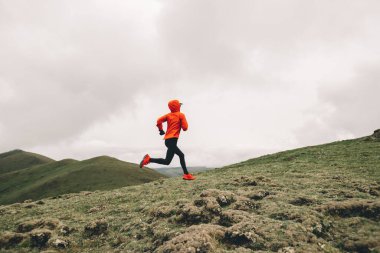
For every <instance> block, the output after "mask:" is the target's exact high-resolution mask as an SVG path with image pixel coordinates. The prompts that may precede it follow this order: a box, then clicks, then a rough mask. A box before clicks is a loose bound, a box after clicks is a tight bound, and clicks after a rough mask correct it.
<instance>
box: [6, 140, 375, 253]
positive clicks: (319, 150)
mask: <svg viewBox="0 0 380 253" xmlns="http://www.w3.org/2000/svg"><path fill="white" fill-rule="evenodd" d="M190 170H191V168H190ZM379 195H380V141H379V140H378V139H376V138H370V137H366V138H361V139H357V140H350V141H343V142H336V143H331V144H327V145H321V146H316V147H307V148H303V149H297V150H292V151H287V152H282V153H278V154H274V155H270V156H264V157H261V158H257V159H252V160H249V161H246V162H242V163H240V164H235V165H231V166H227V167H224V168H219V169H216V170H214V171H208V172H204V173H200V174H198V175H197V180H195V181H182V180H181V179H180V178H170V179H162V180H160V181H156V182H152V183H148V184H144V185H139V186H130V187H124V188H120V189H117V190H113V191H106V192H100V191H98V192H81V193H78V194H67V195H62V196H59V197H57V198H50V199H44V200H41V201H37V202H29V201H26V202H25V203H17V204H13V205H8V206H1V207H0V214H1V218H0V231H1V235H0V249H1V250H0V251H1V252H40V251H42V252H61V251H62V252H64V251H69V252H163V253H167V252H189V253H190V252H194V253H195V252H283V253H285V252H286V253H292V252H380V197H379Z"/></svg>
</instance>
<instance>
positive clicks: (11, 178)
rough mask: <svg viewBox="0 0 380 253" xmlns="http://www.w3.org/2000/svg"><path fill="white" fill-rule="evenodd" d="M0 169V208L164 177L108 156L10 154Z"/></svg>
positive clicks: (0, 161)
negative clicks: (60, 157) (79, 157)
mask: <svg viewBox="0 0 380 253" xmlns="http://www.w3.org/2000/svg"><path fill="white" fill-rule="evenodd" d="M0 165H1V167H0V168H1V173H0V204H10V203H14V202H20V201H24V200H26V199H33V200H37V199H41V198H45V197H53V196H58V195H60V194H66V193H75V192H80V191H95V190H111V189H115V188H119V187H123V186H129V185H137V184H142V183H146V182H151V181H154V180H156V179H159V178H165V177H166V176H164V175H162V174H160V173H158V172H156V171H154V170H152V169H149V168H142V169H141V168H139V166H138V165H137V164H134V163H128V162H124V161H120V160H118V159H116V158H113V157H109V156H99V157H94V158H91V159H87V160H84V161H77V160H74V159H64V160H61V161H55V160H53V159H50V158H48V157H45V156H42V155H39V154H34V153H30V152H25V151H22V150H14V151H10V152H7V153H3V154H0Z"/></svg>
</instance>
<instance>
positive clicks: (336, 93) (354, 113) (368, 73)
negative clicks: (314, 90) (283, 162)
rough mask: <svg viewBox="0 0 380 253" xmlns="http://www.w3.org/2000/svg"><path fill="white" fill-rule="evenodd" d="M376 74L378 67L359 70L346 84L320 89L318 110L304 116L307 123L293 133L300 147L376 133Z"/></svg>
mask: <svg viewBox="0 0 380 253" xmlns="http://www.w3.org/2000/svg"><path fill="white" fill-rule="evenodd" d="M377 66H380V65H377ZM379 73H380V72H379V68H378V67H374V66H372V65H371V66H370V67H368V68H364V67H363V66H362V67H360V68H359V69H356V71H355V72H354V78H353V79H351V80H350V81H348V82H345V83H341V84H338V85H336V84H335V85H333V84H331V85H329V86H324V87H323V88H321V89H320V90H319V101H318V108H317V109H315V110H312V111H310V112H308V117H309V118H308V120H307V121H306V122H305V124H304V125H303V126H302V127H301V128H300V129H298V131H297V134H296V135H297V137H298V140H299V141H300V143H302V144H309V145H310V144H317V143H322V142H329V141H334V140H337V139H340V140H341V139H349V138H354V137H361V136H366V135H370V134H371V133H372V132H373V131H374V130H376V129H378V128H379V127H380V117H378V114H379V112H378V108H379V106H380V103H379V99H378V94H380V85H379V83H378V80H379V79H380V74H379Z"/></svg>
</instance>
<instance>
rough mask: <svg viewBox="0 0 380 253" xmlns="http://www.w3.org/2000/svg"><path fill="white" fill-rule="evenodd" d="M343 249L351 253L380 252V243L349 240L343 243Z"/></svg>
mask: <svg viewBox="0 0 380 253" xmlns="http://www.w3.org/2000/svg"><path fill="white" fill-rule="evenodd" d="M342 248H343V249H344V250H346V251H349V252H359V253H370V252H380V243H379V242H378V241H374V240H372V241H371V240H355V241H354V240H347V241H345V242H344V243H343V247H342Z"/></svg>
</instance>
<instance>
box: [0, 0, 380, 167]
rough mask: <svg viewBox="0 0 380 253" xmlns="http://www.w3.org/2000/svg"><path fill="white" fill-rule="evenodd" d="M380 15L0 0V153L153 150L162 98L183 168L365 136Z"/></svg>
mask: <svg viewBox="0 0 380 253" xmlns="http://www.w3.org/2000/svg"><path fill="white" fill-rule="evenodd" d="M379 13H380V2H379V1H377V0H363V1H359V0H286V1H284V0H265V1H263V0H260V1H258V0H237V1H227V0H181V1H175V0H165V1H160V0H130V1H122V0H118V1H116V0H65V1H58V0H34V1H29V0H0V153H2V152H6V151H9V150H13V149H23V150H27V151H31V152H36V153H40V154H43V155H46V156H49V157H51V158H53V159H56V160H60V159H64V158H74V159H78V160H83V159H88V158H91V157H95V156H99V155H108V156H113V157H116V158H118V159H121V160H125V161H129V162H134V163H139V162H140V160H141V158H142V156H143V155H145V154H146V153H148V154H150V155H151V156H152V157H164V156H165V153H166V147H165V145H164V141H163V139H162V136H160V135H159V134H158V129H157V127H156V120H157V118H158V117H160V116H162V115H164V114H166V113H168V112H169V109H168V106H167V104H168V101H169V100H171V99H179V100H180V101H181V102H183V106H182V108H181V111H182V112H183V113H184V114H185V115H186V118H187V120H188V123H189V129H188V131H186V132H181V136H180V139H179V142H178V146H179V147H180V149H181V150H182V151H183V152H184V153H185V156H186V161H187V165H188V167H189V168H190V171H191V166H207V167H217V166H224V165H228V164H232V163H236V162H240V161H244V160H247V159H250V158H254V157H257V156H261V155H264V154H269V153H274V152H277V151H283V150H288V149H293V148H298V147H303V146H309V145H317V144H322V143H327V142H332V141H337V140H344V139H351V138H358V137H362V136H367V135H370V134H372V133H373V131H374V130H375V129H378V128H380V113H379V108H380V99H379V94H380V82H379V80H380V47H379V45H380V15H378V14H379ZM171 165H172V166H179V159H178V157H176V158H175V159H174V160H173V162H172V164H171ZM152 167H155V166H152Z"/></svg>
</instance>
